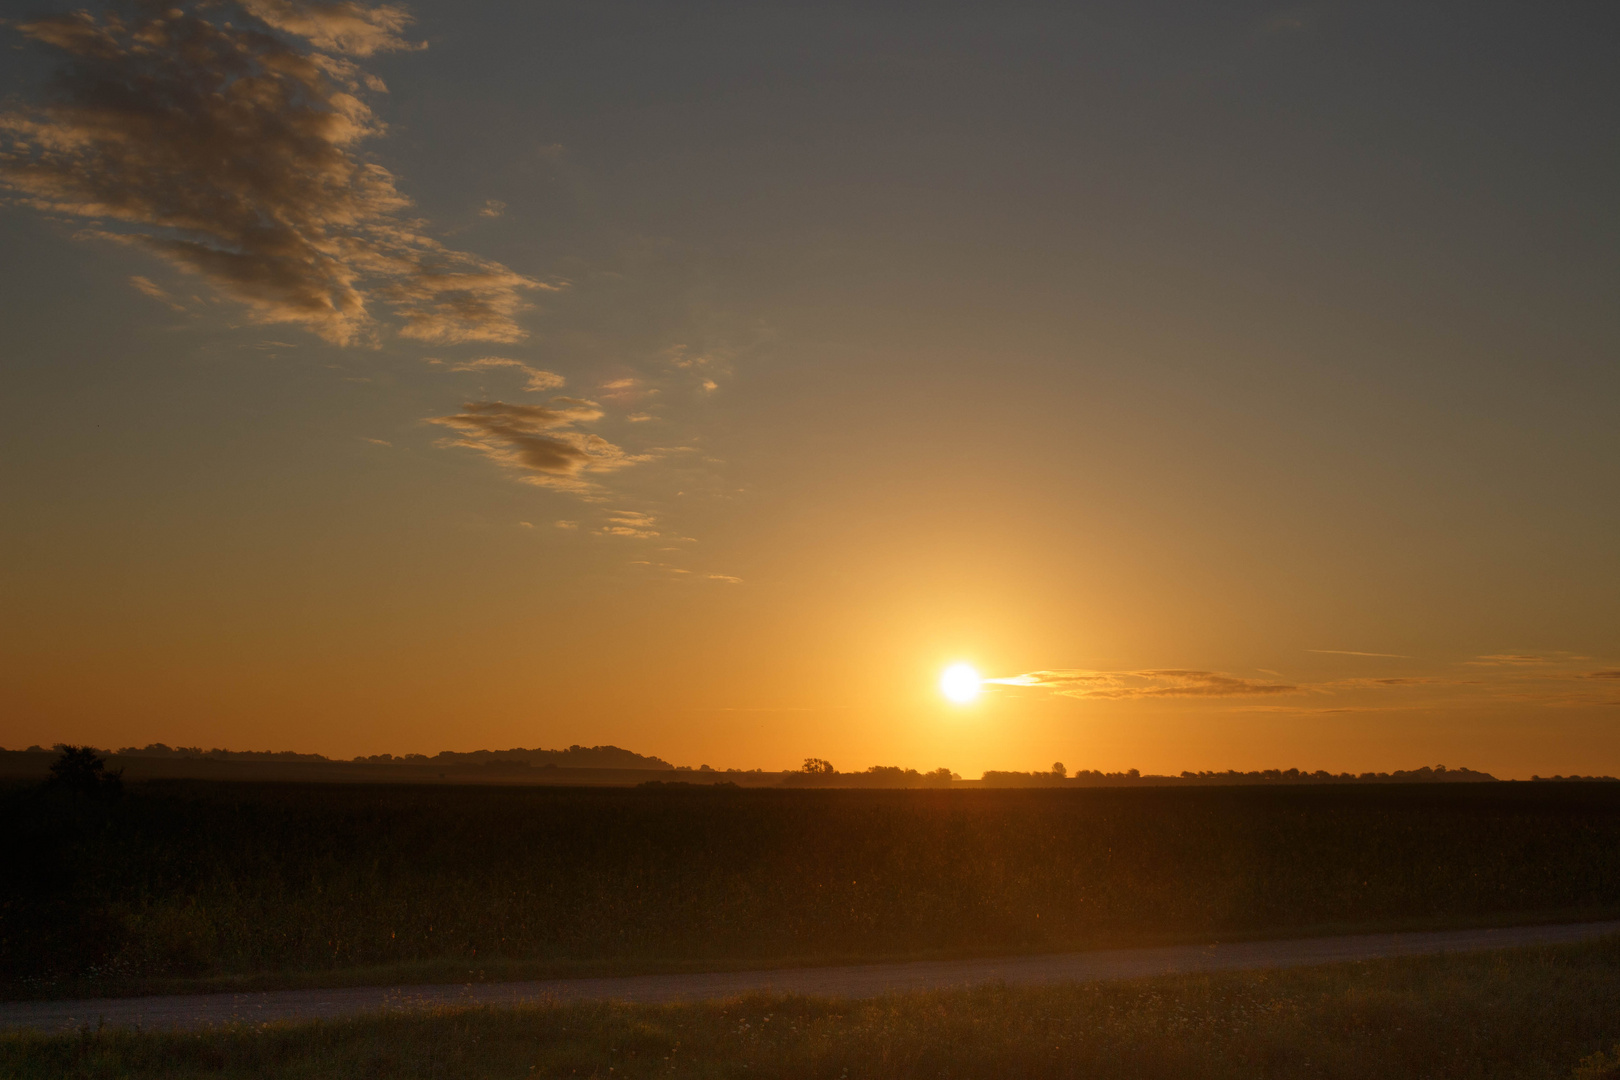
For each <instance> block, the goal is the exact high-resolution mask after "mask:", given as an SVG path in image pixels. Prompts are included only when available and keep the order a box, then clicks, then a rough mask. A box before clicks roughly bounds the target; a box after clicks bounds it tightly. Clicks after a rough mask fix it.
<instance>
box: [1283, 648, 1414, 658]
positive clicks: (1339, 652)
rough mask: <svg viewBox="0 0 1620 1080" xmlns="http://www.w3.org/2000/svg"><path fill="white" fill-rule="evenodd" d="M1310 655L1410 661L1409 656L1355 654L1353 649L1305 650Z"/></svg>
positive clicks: (1397, 654) (1370, 653) (1377, 653)
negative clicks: (1370, 657) (1321, 654)
mask: <svg viewBox="0 0 1620 1080" xmlns="http://www.w3.org/2000/svg"><path fill="white" fill-rule="evenodd" d="M1305 651H1306V652H1310V653H1325V654H1327V655H1329V656H1373V657H1378V658H1379V659H1382V660H1410V659H1412V658H1411V657H1410V656H1405V655H1403V654H1401V653H1392V652H1356V651H1355V650H1353V649H1306V650H1305Z"/></svg>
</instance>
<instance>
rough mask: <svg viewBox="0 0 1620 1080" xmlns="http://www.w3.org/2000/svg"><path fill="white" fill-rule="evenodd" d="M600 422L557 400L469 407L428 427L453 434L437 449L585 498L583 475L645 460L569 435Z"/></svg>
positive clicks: (591, 405) (586, 408)
mask: <svg viewBox="0 0 1620 1080" xmlns="http://www.w3.org/2000/svg"><path fill="white" fill-rule="evenodd" d="M601 416H602V410H601V408H599V407H598V406H597V405H596V403H595V402H591V401H584V400H581V399H579V398H568V397H557V398H552V399H551V400H550V401H549V402H547V403H546V404H545V405H519V404H512V403H510V402H505V401H469V402H466V403H464V404H463V405H462V407H461V411H460V412H458V413H453V414H451V415H449V416H435V417H430V418H429V420H428V423H430V424H437V425H439V426H440V427H445V428H449V429H450V430H452V431H453V432H455V435H454V436H452V437H449V438H446V439H443V440H441V441H440V443H439V445H441V446H446V447H462V448H465V449H468V450H473V451H476V452H478V453H480V454H482V455H483V456H485V457H487V458H489V459H490V460H491V461H494V462H496V463H497V464H499V465H501V466H504V467H505V468H507V469H510V470H512V471H513V472H515V473H517V474H518V478H519V479H521V480H522V481H523V482H525V483H529V484H534V485H537V486H539V487H548V488H556V489H558V490H562V491H572V492H576V493H585V492H590V491H594V490H596V487H597V485H596V484H595V483H593V482H592V481H591V480H590V479H588V478H587V474H590V473H607V472H613V471H615V470H617V469H622V468H624V467H625V466H627V465H632V464H635V463H637V462H640V461H646V460H648V459H649V457H648V455H634V454H627V453H626V452H625V451H624V450H623V449H622V448H620V447H618V446H615V445H614V444H613V443H610V442H608V441H607V440H606V439H604V438H602V437H601V436H599V435H594V434H591V433H589V432H584V431H579V430H575V429H576V426H577V425H579V424H583V423H589V422H590V421H593V420H598V419H601ZM622 527H625V528H634V527H636V526H633V525H628V524H627V525H624V526H622ZM621 535H622V534H621Z"/></svg>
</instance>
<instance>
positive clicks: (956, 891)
mask: <svg viewBox="0 0 1620 1080" xmlns="http://www.w3.org/2000/svg"><path fill="white" fill-rule="evenodd" d="M0 846H3V850H0V859H3V861H4V865H6V866H7V867H8V870H10V871H11V872H8V873H7V874H5V875H4V876H3V878H4V880H3V882H0V965H3V972H0V974H3V979H4V981H3V987H4V991H5V992H6V993H7V994H8V995H9V996H11V997H19V996H66V995H69V994H74V995H77V994H86V993H128V992H136V991H151V990H175V989H186V988H195V989H206V988H226V987H231V986H297V985H322V984H333V983H345V982H346V983H360V982H370V983H375V982H386V981H433V980H446V981H454V980H461V981H464V980H467V979H469V978H473V979H477V978H503V977H529V976H540V975H567V974H582V973H587V972H630V971H659V970H688V969H696V968H705V967H707V968H713V967H722V966H743V965H747V966H753V965H764V964H793V963H823V962H841V961H849V960H859V959H879V958H902V957H928V956H934V957H937V956H962V955H972V954H976V953H977V954H985V953H997V952H1000V953H1006V952H1033V951H1056V950H1069V949H1080V948H1089V947H1104V946H1120V945H1130V944H1147V943H1164V942H1174V941H1196V940H1207V939H1210V938H1212V937H1217V936H1219V937H1225V938H1228V939H1230V938H1234V937H1240V936H1283V935H1296V934H1307V933H1316V932H1338V931H1351V930H1362V929H1371V928H1420V927H1444V926H1461V925H1477V924H1487V923H1502V922H1511V921H1536V920H1554V919H1576V918H1586V917H1592V918H1597V917H1611V916H1613V915H1614V914H1615V913H1616V912H1620V785H1614V784H1553V783H1538V784H1507V783H1501V784H1456V785H1432V786H1430V785H1390V786H1380V785H1367V786H1345V787H1308V788H1307V787H1300V788H1286V787H1253V788H1249V787H1232V788H1192V789H1124V790H1121V789H1090V790H1069V791H1053V790H979V791H928V790H920V791H818V790H808V791H794V790H757V789H756V790H736V789H728V788H708V787H693V788H682V787H676V786H668V785H666V786H662V787H648V788H630V789H606V788H598V789H563V788H499V787H444V786H439V787H410V786H399V787H393V786H380V785H355V786H344V785H333V784H311V785H295V784H264V785H255V784H210V783H204V782H189V781H173V782H169V781H165V782H148V783H142V784H133V785H129V787H128V790H127V791H126V792H125V794H124V795H123V796H122V797H121V798H119V799H116V800H104V801H103V800H96V799H92V798H89V797H81V796H72V795H69V794H67V793H63V792H53V791H48V790H41V789H39V788H37V787H34V786H16V787H11V788H7V789H4V790H3V791H0Z"/></svg>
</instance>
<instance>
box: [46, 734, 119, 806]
mask: <svg viewBox="0 0 1620 1080" xmlns="http://www.w3.org/2000/svg"><path fill="white" fill-rule="evenodd" d="M45 783H46V786H47V787H52V788H58V789H60V790H63V791H71V792H74V793H75V794H79V795H89V796H92V797H93V798H97V799H105V800H108V801H111V800H113V799H116V798H118V796H119V795H121V794H123V791H124V771H123V770H122V769H118V770H109V769H108V768H107V762H106V759H104V758H103V757H102V756H101V755H100V754H98V753H96V752H95V750H94V749H92V748H91V747H88V746H64V747H62V753H61V755H60V756H59V757H57V759H56V760H55V761H53V762H51V776H50V779H49V780H47V781H45Z"/></svg>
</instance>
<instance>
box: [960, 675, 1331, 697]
mask: <svg viewBox="0 0 1620 1080" xmlns="http://www.w3.org/2000/svg"><path fill="white" fill-rule="evenodd" d="M984 681H985V682H987V683H999V684H1001V685H1003V686H1030V687H1041V688H1043V689H1047V690H1051V691H1052V692H1053V693H1057V694H1062V695H1063V696H1065V697H1075V698H1106V699H1125V698H1157V697H1247V696H1256V695H1267V694H1291V693H1298V692H1300V691H1301V690H1302V689H1303V688H1302V687H1299V686H1294V685H1292V684H1289V683H1272V682H1255V681H1253V680H1251V679H1240V678H1238V677H1236V676H1234V675H1223V674H1221V673H1220V672H1217V671H1190V670H1184V669H1180V668H1167V669H1154V670H1146V671H1087V670H1080V669H1074V668H1065V669H1059V670H1046V671H1031V672H1027V673H1025V674H1023V675H1011V676H1007V677H1005V678H997V679H986V680H984Z"/></svg>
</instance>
